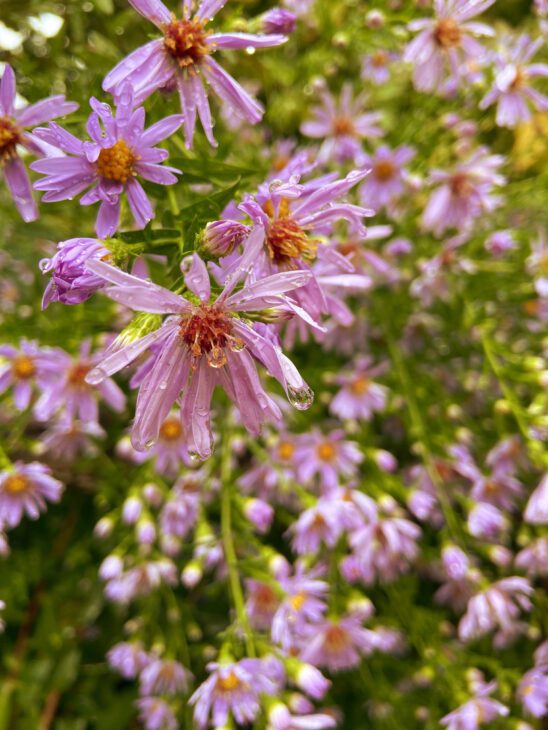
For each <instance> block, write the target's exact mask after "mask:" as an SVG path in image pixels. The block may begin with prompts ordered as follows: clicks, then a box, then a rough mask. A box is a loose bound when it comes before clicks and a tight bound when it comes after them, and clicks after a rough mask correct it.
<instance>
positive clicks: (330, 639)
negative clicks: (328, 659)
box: [324, 625, 350, 653]
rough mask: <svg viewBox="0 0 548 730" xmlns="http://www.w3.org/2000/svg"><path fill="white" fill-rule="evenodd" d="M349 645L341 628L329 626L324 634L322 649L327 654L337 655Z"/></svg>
mask: <svg viewBox="0 0 548 730" xmlns="http://www.w3.org/2000/svg"><path fill="white" fill-rule="evenodd" d="M349 644H350V638H349V636H348V632H347V631H345V630H344V629H343V628H342V627H341V626H334V625H333V626H330V627H329V628H328V629H327V631H326V632H325V639H324V647H325V649H326V650H327V651H328V652H336V653H339V652H341V651H344V649H346V647H347V646H349Z"/></svg>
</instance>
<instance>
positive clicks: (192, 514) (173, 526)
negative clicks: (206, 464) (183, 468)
mask: <svg viewBox="0 0 548 730" xmlns="http://www.w3.org/2000/svg"><path fill="white" fill-rule="evenodd" d="M199 509H200V492H199V483H198V482H197V481H196V480H195V479H189V478H187V477H184V476H183V477H181V478H180V479H179V480H178V481H177V482H176V484H175V485H174V487H173V489H172V490H171V494H170V497H169V499H168V500H167V501H166V503H165V504H164V506H163V507H162V511H161V513H160V525H161V527H162V532H163V533H164V534H166V535H174V536H175V537H180V538H183V537H185V536H186V535H187V533H188V532H189V530H191V529H192V528H193V527H194V525H195V524H196V520H197V519H198V511H199Z"/></svg>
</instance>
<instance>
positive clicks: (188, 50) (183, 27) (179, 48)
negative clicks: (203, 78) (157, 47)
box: [163, 16, 211, 69]
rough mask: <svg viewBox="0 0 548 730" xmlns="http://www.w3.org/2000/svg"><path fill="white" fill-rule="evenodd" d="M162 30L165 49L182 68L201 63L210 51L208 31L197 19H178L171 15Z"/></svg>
mask: <svg viewBox="0 0 548 730" xmlns="http://www.w3.org/2000/svg"><path fill="white" fill-rule="evenodd" d="M163 31H164V47H165V49H166V50H167V52H168V53H169V55H170V56H172V58H174V59H175V61H176V62H177V64H178V65H179V66H180V67H181V68H183V69H184V68H190V67H191V66H194V65H196V64H199V63H201V62H202V60H203V58H204V56H207V55H208V54H209V53H210V50H211V49H210V48H209V46H208V44H207V36H208V32H207V31H206V30H205V29H204V25H203V23H201V22H200V21H198V20H186V19H184V20H178V19H177V18H176V17H175V16H173V20H172V21H171V23H168V24H167V25H166V26H164V28H163Z"/></svg>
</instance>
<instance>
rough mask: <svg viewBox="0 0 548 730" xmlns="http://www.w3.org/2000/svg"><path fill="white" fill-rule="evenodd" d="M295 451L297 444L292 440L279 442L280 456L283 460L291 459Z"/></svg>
mask: <svg viewBox="0 0 548 730" xmlns="http://www.w3.org/2000/svg"><path fill="white" fill-rule="evenodd" d="M294 453H295V446H294V445H293V444H292V443H291V442H290V441H280V443H279V444H278V456H279V457H280V459H282V460H283V461H289V459H291V458H292V456H293V454H294Z"/></svg>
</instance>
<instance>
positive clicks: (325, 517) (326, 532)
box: [290, 490, 359, 555]
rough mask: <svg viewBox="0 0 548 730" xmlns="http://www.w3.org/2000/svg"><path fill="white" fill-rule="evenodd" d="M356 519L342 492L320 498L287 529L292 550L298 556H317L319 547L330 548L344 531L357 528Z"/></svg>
mask: <svg viewBox="0 0 548 730" xmlns="http://www.w3.org/2000/svg"><path fill="white" fill-rule="evenodd" d="M358 526H359V517H358V516H357V512H356V508H355V506H354V504H353V503H352V501H351V500H349V499H348V498H347V492H346V491H345V490H339V493H337V492H333V493H330V494H329V495H328V496H327V497H321V498H320V499H319V500H318V501H317V503H316V504H315V505H314V506H313V507H310V508H309V509H307V510H304V512H302V513H301V515H300V516H299V518H298V520H297V521H296V522H295V523H294V524H293V525H292V526H291V527H290V532H291V533H292V535H293V540H292V546H293V549H294V550H295V552H296V553H297V554H298V555H307V554H314V553H317V552H318V551H319V549H320V546H321V544H322V543H324V544H325V545H327V546H328V547H331V548H332V547H334V546H335V545H336V543H337V540H338V539H339V537H340V536H341V535H342V533H343V532H344V530H345V529H347V528H349V527H358Z"/></svg>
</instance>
